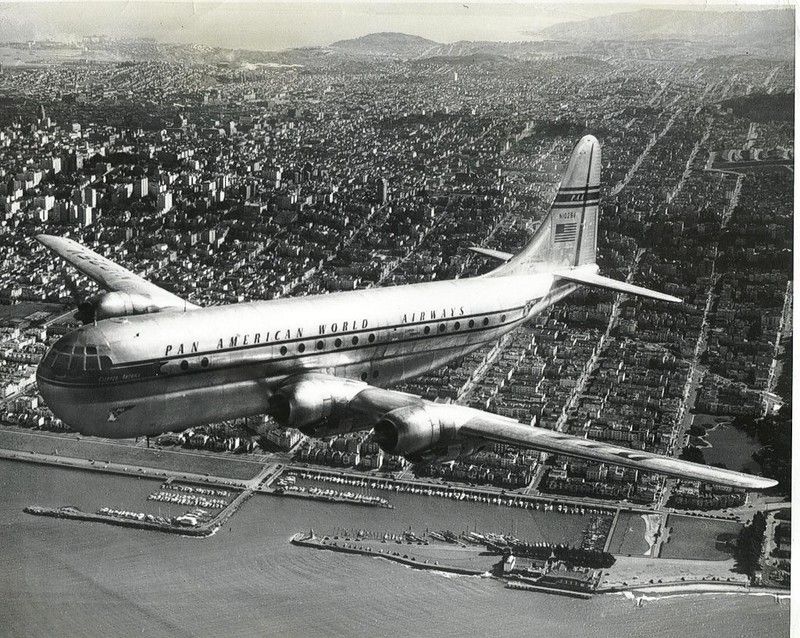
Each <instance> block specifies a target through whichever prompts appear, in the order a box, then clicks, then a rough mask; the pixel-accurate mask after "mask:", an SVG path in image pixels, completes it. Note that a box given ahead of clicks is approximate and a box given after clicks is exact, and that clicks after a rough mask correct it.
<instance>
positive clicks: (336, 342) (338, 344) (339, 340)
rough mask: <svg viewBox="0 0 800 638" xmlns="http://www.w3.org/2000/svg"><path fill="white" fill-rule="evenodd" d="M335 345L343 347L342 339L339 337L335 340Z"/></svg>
mask: <svg viewBox="0 0 800 638" xmlns="http://www.w3.org/2000/svg"><path fill="white" fill-rule="evenodd" d="M333 345H335V346H336V347H337V348H341V347H342V340H341V339H339V338H338V337H337V338H336V341H334V342H333Z"/></svg>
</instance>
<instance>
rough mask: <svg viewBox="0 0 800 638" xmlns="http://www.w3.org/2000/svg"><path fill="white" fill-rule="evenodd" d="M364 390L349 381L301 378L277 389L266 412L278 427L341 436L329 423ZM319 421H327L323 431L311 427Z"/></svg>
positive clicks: (321, 434) (319, 422) (361, 386)
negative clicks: (278, 424)
mask: <svg viewBox="0 0 800 638" xmlns="http://www.w3.org/2000/svg"><path fill="white" fill-rule="evenodd" d="M365 387H366V384H365V383H361V382H358V381H351V380H349V379H331V378H324V379H316V378H314V377H307V378H303V379H301V380H300V381H297V382H295V383H288V384H286V385H284V386H282V387H280V388H278V390H276V391H275V393H274V394H273V395H272V396H271V397H270V398H269V412H270V414H271V415H272V417H273V418H274V419H275V420H276V421H277V422H278V423H280V424H281V425H283V426H285V427H293V428H298V429H300V430H301V431H302V432H304V433H305V434H314V435H316V436H325V435H326V434H335V433H337V432H344V431H346V430H339V429H337V428H336V427H335V424H334V423H331V421H334V419H333V417H335V416H336V412H338V411H340V410H341V409H343V408H345V407H346V406H347V404H348V403H350V401H351V400H352V399H353V397H354V396H355V395H356V394H358V393H359V392H361V391H362V390H363V389H364V388H365ZM323 421H328V423H327V424H326V427H325V428H324V431H323V430H321V429H320V428H317V427H314V426H318V425H320V424H321V423H322V422H323Z"/></svg>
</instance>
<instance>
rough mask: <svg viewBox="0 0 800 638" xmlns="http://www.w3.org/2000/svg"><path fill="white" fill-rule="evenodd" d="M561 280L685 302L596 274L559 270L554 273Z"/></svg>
mask: <svg viewBox="0 0 800 638" xmlns="http://www.w3.org/2000/svg"><path fill="white" fill-rule="evenodd" d="M553 275H554V276H556V277H558V278H559V279H566V280H567V281H574V282H575V283H577V284H583V285H584V286H592V287H594V288H605V289H606V290H613V291H615V292H624V293H626V294H629V295H636V296H638V297H647V298H649V299H657V300H658V301H672V302H675V303H682V302H683V300H682V299H679V298H678V297H673V296H672V295H667V294H664V293H663V292H656V291H655V290H650V289H649V288H642V286H634V285H633V284H629V283H627V282H625V281H617V280H616V279H611V278H609V277H603V276H602V275H597V274H595V273H591V272H586V271H582V270H577V269H576V270H557V271H555V272H554V273H553Z"/></svg>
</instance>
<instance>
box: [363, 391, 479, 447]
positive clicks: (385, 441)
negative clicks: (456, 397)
mask: <svg viewBox="0 0 800 638" xmlns="http://www.w3.org/2000/svg"><path fill="white" fill-rule="evenodd" d="M463 422H464V415H463V408H462V407H461V406H455V405H444V404H433V403H426V404H423V405H414V406H406V407H402V408H397V409H396V410H392V411H391V412H387V413H386V414H385V415H383V417H382V418H381V419H380V421H378V423H377V424H376V425H375V434H374V439H375V442H376V443H377V444H378V445H379V446H380V447H381V449H382V450H383V451H384V452H386V453H387V454H398V455H400V456H405V457H412V458H413V457H426V456H430V457H431V458H433V457H437V458H438V457H440V456H444V457H452V456H453V455H455V456H459V455H460V454H461V452H459V451H455V450H454V448H456V447H457V448H458V449H459V450H460V449H461V444H462V442H461V441H459V439H458V429H459V427H460V425H461V424H462V423H463ZM439 452H441V454H440V453H439Z"/></svg>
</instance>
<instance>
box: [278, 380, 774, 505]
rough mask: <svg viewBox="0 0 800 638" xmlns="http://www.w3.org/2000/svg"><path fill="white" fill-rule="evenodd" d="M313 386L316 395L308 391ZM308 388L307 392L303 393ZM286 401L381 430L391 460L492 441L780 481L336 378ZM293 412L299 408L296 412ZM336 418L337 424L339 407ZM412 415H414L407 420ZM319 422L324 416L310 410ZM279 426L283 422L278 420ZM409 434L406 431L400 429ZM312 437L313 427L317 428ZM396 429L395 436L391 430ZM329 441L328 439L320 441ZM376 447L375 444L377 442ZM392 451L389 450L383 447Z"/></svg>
mask: <svg viewBox="0 0 800 638" xmlns="http://www.w3.org/2000/svg"><path fill="white" fill-rule="evenodd" d="M308 384H312V385H313V388H311V390H313V392H310V391H308V390H309V388H308V387H306V386H308ZM301 387H304V388H306V391H303V390H301V389H299V388H301ZM276 396H280V397H282V398H283V399H285V400H286V406H287V413H289V414H294V412H295V410H296V408H298V407H299V408H303V407H305V408H306V410H303V409H300V410H299V412H298V415H299V416H298V417H297V418H298V419H301V420H302V416H303V413H304V412H306V413H307V412H309V410H308V408H309V407H311V408H314V407H320V408H321V409H323V410H327V411H326V412H325V413H326V414H327V415H328V417H329V418H328V424H329V425H334V426H338V425H341V423H337V422H334V421H341V422H347V423H348V424H347V425H346V427H344V429H341V430H340V429H337V428H336V427H335V428H334V429H335V431H336V432H344V431H351V430H362V429H369V428H375V430H376V435H378V434H380V432H379V431H378V430H380V429H383V430H384V432H383V434H384V435H385V436H384V437H383V438H384V439H385V440H384V443H383V444H381V442H380V441H378V443H379V445H381V447H382V448H383V449H384V452H387V453H389V454H405V453H406V452H403V451H400V450H399V448H398V447H397V443H398V441H399V440H400V439H401V438H406V439H408V438H409V437H410V438H415V437H416V441H415V442H414V443H415V445H413V446H412V447H413V448H414V449H413V450H412V452H413V453H414V454H416V453H417V452H424V451H425V449H433V448H436V447H437V446H439V445H440V444H446V445H450V444H464V443H468V444H470V445H467V446H466V447H467V448H468V449H472V448H474V447H475V446H474V445H472V444H474V443H480V442H491V443H503V444H507V445H515V446H517V447H522V448H527V449H531V450H538V451H540V452H548V453H552V454H561V455H564V456H573V457H579V458H584V459H588V460H592V461H600V462H603V463H608V464H610V465H623V466H626V467H632V468H635V469H637V470H641V471H643V472H655V473H657V474H666V475H667V476H673V477H676V478H681V479H687V480H693V481H704V482H706V483H717V484H719V485H727V486H730V487H736V488H739V489H745V490H765V489H769V488H770V487H774V486H775V485H777V481H774V480H772V479H769V478H764V477H762V476H755V475H751V474H743V473H741V472H734V471H732V470H724V469H720V468H716V467H711V466H708V465H702V464H699V463H692V462H690V461H683V460H681V459H676V458H673V457H670V456H661V455H659V454H652V453H650V452H643V451H641V450H634V449H631V448H625V447H619V446H615V445H608V444H606V443H603V442H602V441H595V440H593V439H585V438H581V437H577V436H571V435H569V434H564V433H562V432H557V431H554V430H547V429H545V428H538V427H532V426H530V425H523V424H522V423H518V422H517V421H514V420H513V419H509V418H507V417H503V416H500V415H497V414H492V413H491V412H484V411H482V410H478V409H476V408H470V407H467V406H463V405H456V404H452V403H435V402H433V401H428V400H426V399H423V398H421V397H419V396H417V395H414V394H408V393H406V392H400V391H397V390H389V389H386V388H377V387H375V386H371V385H368V384H366V383H363V382H358V381H353V380H349V379H344V378H339V377H334V376H331V375H327V374H321V373H303V374H300V375H297V376H296V377H293V378H292V379H290V380H289V381H287V382H286V383H285V384H284V385H283V386H282V387H281V388H279V389H278V391H277V392H276ZM292 406H293V407H292ZM334 407H336V409H335V410H334V412H335V413H336V418H335V419H334V421H331V419H333V412H331V410H333V408H334ZM409 410H411V411H412V412H413V413H409ZM310 412H311V413H312V415H317V413H318V412H319V411H318V410H314V409H312V410H310ZM274 416H276V418H278V420H279V422H284V421H283V419H281V418H279V417H277V413H276V414H275V415H274ZM285 424H286V425H291V426H293V427H299V428H300V429H303V427H304V426H305V425H309V423H302V422H299V421H298V422H294V421H291V422H288V423H285ZM404 427H405V431H404V432H401V431H400V430H401V429H403V428H404ZM311 430H312V431H314V428H311ZM390 430H394V432H393V433H392V435H391V436H390V435H389V431H390ZM321 435H324V434H321ZM376 440H377V437H376ZM385 446H386V447H385Z"/></svg>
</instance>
